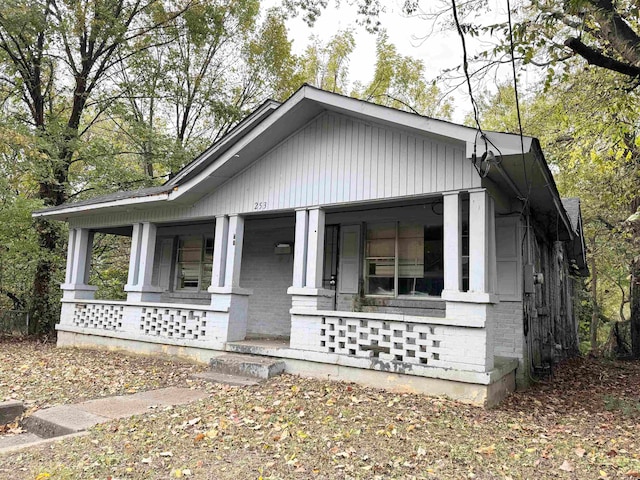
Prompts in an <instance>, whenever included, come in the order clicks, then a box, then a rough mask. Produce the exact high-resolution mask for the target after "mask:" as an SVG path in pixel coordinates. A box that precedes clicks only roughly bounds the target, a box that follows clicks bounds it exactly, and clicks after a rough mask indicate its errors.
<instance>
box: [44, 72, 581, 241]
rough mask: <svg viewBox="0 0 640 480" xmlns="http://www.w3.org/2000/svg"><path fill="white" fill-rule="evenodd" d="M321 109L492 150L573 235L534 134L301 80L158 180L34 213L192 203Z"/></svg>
mask: <svg viewBox="0 0 640 480" xmlns="http://www.w3.org/2000/svg"><path fill="white" fill-rule="evenodd" d="M325 111H329V112H335V113H338V114H343V115H348V116H349V117H352V118H355V119H359V120H362V121H365V122H371V123H375V124H377V125H381V126H383V127H384V126H386V127H389V128H401V129H403V130H405V131H408V132H411V133H415V134H419V135H426V136H429V137H431V138H434V139H440V140H443V141H446V142H456V143H459V144H462V145H463V146H464V147H465V149H466V157H467V158H472V156H473V155H477V156H481V155H482V154H483V153H485V151H488V150H490V149H491V150H495V152H494V153H497V157H498V158H499V161H498V162H497V163H496V164H495V168H492V169H491V171H490V172H489V176H488V178H487V180H488V181H490V182H492V183H493V184H495V185H497V186H498V188H499V189H500V190H501V191H504V192H508V193H509V195H510V196H511V197H515V198H518V199H520V200H523V201H524V203H526V204H530V205H531V206H534V207H535V209H536V211H537V212H538V213H540V214H543V215H546V216H547V217H549V218H559V219H560V221H561V223H562V224H563V225H564V228H563V229H561V230H562V234H563V235H564V238H562V239H564V240H572V239H573V238H574V236H575V230H574V228H572V226H571V222H570V220H569V218H568V216H567V213H566V211H565V209H564V208H563V206H562V204H561V202H560V196H559V194H558V191H557V188H556V186H555V182H554V180H553V176H552V174H551V172H550V171H549V168H548V166H547V164H546V161H545V160H544V156H543V154H542V149H541V148H540V144H539V142H538V141H537V139H535V138H533V137H520V136H519V135H515V134H509V133H500V132H482V133H483V134H484V137H481V136H480V135H479V132H478V130H477V129H475V128H471V127H467V126H464V125H458V124H455V123H452V122H448V121H445V120H438V119H434V118H430V117H425V116H421V115H418V114H415V113H409V112H405V111H401V110H396V109H393V108H389V107H385V106H381V105H377V104H374V103H370V102H366V101H363V100H359V99H355V98H351V97H346V96H343V95H339V94H336V93H332V92H327V91H325V90H321V89H318V88H316V87H313V86H310V85H306V84H305V85H303V86H302V87H300V88H299V89H298V90H297V91H296V92H295V93H294V94H293V95H292V96H291V97H289V98H288V99H287V100H286V101H284V102H283V103H282V104H279V103H278V102H275V101H273V100H268V101H266V102H265V103H263V104H262V105H261V106H260V107H258V108H257V109H256V110H255V111H254V112H253V113H251V114H250V115H249V116H248V117H247V118H245V119H244V120H243V121H242V122H241V123H240V124H239V125H237V126H236V127H235V128H234V129H233V130H232V131H231V132H229V133H228V134H227V135H225V136H224V137H223V138H222V139H221V140H219V141H218V142H216V143H215V144H214V145H212V146H211V147H210V148H209V149H207V150H206V151H205V152H203V153H202V154H201V155H200V156H198V157H197V158H196V159H195V160H194V161H192V162H191V163H190V164H189V165H187V166H186V167H184V168H183V169H182V170H181V171H180V172H179V173H178V174H177V175H176V176H175V177H174V178H173V179H171V180H169V181H168V182H166V183H165V184H164V185H163V186H161V187H153V188H151V189H143V190H136V191H130V192H118V193H116V194H109V195H104V196H100V197H95V198H93V199H90V200H85V201H82V202H75V203H66V204H63V205H60V206H58V207H52V208H48V209H45V210H40V211H38V212H35V213H34V214H33V215H34V216H37V217H38V216H45V217H50V218H54V219H63V220H64V219H67V218H69V217H72V216H75V215H86V214H88V213H95V212H96V211H98V210H100V211H105V213H106V211H116V210H117V209H123V208H127V207H129V206H131V205H132V204H135V206H136V208H143V207H146V208H157V207H161V206H162V205H166V204H164V203H163V202H171V205H192V204H194V203H196V202H197V201H198V200H199V199H200V198H202V197H203V196H205V195H207V194H210V193H211V192H212V191H214V190H215V189H217V188H218V187H219V186H220V185H222V184H223V183H225V182H226V181H227V180H229V179H230V178H232V177H233V176H234V175H236V174H238V173H239V172H240V171H242V170H243V169H245V168H246V167H248V166H249V165H250V164H252V163H253V162H254V161H256V160H257V159H258V158H260V156H261V155H263V154H264V153H265V152H266V151H268V150H270V149H271V148H273V147H275V146H276V145H278V144H279V143H280V142H282V141H283V140H284V139H286V138H287V137H288V136H290V135H291V134H292V133H293V132H295V131H296V130H297V129H298V128H300V126H302V125H305V124H307V123H308V122H309V121H311V120H312V119H313V118H315V117H316V116H318V115H320V114H321V113H323V112H325ZM485 139H486V141H485ZM554 223H555V222H554Z"/></svg>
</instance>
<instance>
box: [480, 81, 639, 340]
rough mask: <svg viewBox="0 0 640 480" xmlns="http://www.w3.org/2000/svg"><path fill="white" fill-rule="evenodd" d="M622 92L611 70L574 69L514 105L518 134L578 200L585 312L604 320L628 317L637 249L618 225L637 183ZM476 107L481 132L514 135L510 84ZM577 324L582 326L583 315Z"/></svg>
mask: <svg viewBox="0 0 640 480" xmlns="http://www.w3.org/2000/svg"><path fill="white" fill-rule="evenodd" d="M623 87H624V85H623V81H622V80H621V79H620V77H619V76H617V75H616V74H614V73H612V72H607V71H605V70H597V69H587V70H584V69H575V70H571V71H570V72H568V74H567V75H566V76H565V77H563V78H562V79H559V80H557V81H554V82H553V84H552V86H551V88H548V87H547V88H545V86H544V85H540V86H539V87H538V90H537V91H534V92H532V94H531V95H530V98H529V99H526V100H525V101H524V102H523V103H522V105H521V107H522V120H523V129H524V131H525V133H526V134H529V135H533V136H536V137H538V138H539V139H540V140H541V143H542V147H543V151H544V152H545V154H546V157H547V161H548V162H549V163H550V164H551V166H552V169H553V170H554V174H555V178H556V183H557V186H558V189H559V191H560V193H561V195H562V196H566V197H580V198H581V207H582V214H583V220H584V231H585V239H586V242H587V248H588V252H587V255H588V258H589V263H590V265H591V270H592V273H593V269H594V266H595V269H596V271H597V273H598V281H597V287H598V288H597V297H596V298H591V299H590V300H589V306H588V307H587V308H586V309H585V310H588V308H591V309H593V307H594V305H596V306H597V308H598V310H599V316H600V318H601V320H603V321H605V322H606V321H607V320H613V321H625V320H628V318H629V315H630V311H629V305H628V302H629V286H630V285H629V265H630V264H631V262H632V259H633V258H634V257H635V256H637V255H638V254H639V252H640V245H639V244H638V241H637V239H636V238H634V236H633V235H632V233H631V232H630V230H629V226H628V223H627V222H626V219H627V218H628V217H629V205H630V204H631V203H632V201H633V200H634V198H635V197H636V196H637V195H638V188H637V186H638V185H640V149H639V148H638V146H639V144H640V143H639V141H640V140H639V138H638V135H637V126H638V124H639V123H640V103H639V99H638V96H637V95H636V93H635V92H628V91H627V90H625V89H624V88H623ZM480 105H481V110H482V126H483V128H486V129H493V130H500V131H510V132H517V118H516V112H515V96H514V92H513V89H512V88H511V87H510V86H508V85H503V86H500V87H499V89H498V92H497V93H496V94H495V95H494V96H490V97H489V98H484V99H482V101H481V102H480ZM594 262H595V263H594ZM580 320H581V321H582V322H590V319H588V314H584V315H581V317H580ZM603 328H605V329H608V328H610V327H608V326H606V325H605V326H604V327H603ZM602 337H606V335H602V336H601V338H602Z"/></svg>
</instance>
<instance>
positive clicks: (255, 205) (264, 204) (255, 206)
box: [253, 202, 267, 210]
mask: <svg viewBox="0 0 640 480" xmlns="http://www.w3.org/2000/svg"><path fill="white" fill-rule="evenodd" d="M253 209H254V210H266V209H267V202H253Z"/></svg>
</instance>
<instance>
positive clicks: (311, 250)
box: [287, 207, 335, 344]
mask: <svg viewBox="0 0 640 480" xmlns="http://www.w3.org/2000/svg"><path fill="white" fill-rule="evenodd" d="M324 218H325V213H324V210H322V209H321V208H320V207H313V208H308V209H304V210H297V211H296V230H295V246H294V257H293V282H292V286H291V287H289V289H288V290H287V293H288V294H289V295H291V296H292V299H291V304H292V308H293V309H296V308H312V309H314V310H329V309H333V302H332V298H333V296H334V295H335V292H334V291H333V290H327V289H324V288H322V269H323V266H324V227H325V222H324ZM291 336H292V338H291V341H292V342H294V339H293V336H294V334H293V333H292V334H291ZM292 344H293V343H292Z"/></svg>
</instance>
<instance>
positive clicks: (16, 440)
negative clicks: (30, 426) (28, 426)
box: [0, 433, 42, 452]
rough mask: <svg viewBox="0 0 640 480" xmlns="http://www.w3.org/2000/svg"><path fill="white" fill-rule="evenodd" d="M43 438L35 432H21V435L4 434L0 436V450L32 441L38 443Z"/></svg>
mask: <svg viewBox="0 0 640 480" xmlns="http://www.w3.org/2000/svg"><path fill="white" fill-rule="evenodd" d="M41 440H42V437H39V436H38V435H36V434H35V433H21V434H19V435H2V436H1V437H0V452H2V451H4V450H5V449H7V450H8V449H12V448H13V447H19V446H22V445H28V444H30V443H36V442H39V441H41Z"/></svg>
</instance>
